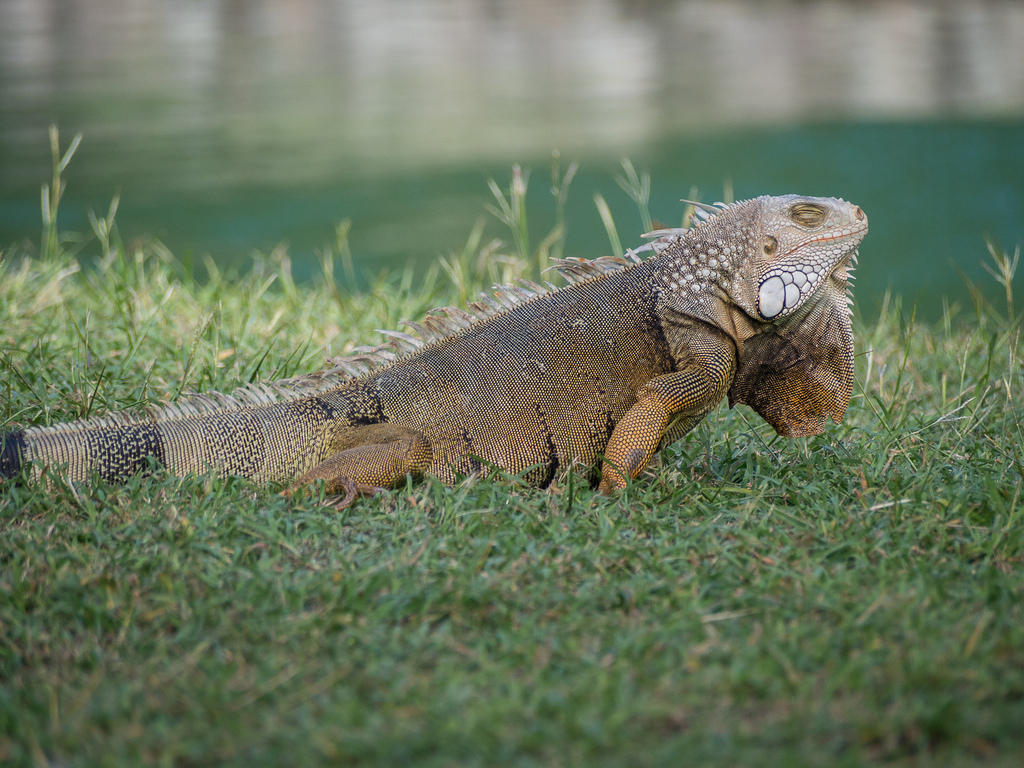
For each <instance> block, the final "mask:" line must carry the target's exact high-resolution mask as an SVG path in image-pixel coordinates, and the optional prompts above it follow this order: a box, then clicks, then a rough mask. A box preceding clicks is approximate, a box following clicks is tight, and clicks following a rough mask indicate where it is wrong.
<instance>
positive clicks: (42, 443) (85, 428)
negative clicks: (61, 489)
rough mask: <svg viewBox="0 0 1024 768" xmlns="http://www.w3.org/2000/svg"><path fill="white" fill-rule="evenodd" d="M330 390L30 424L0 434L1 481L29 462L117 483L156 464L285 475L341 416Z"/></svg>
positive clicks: (202, 400)
mask: <svg viewBox="0 0 1024 768" xmlns="http://www.w3.org/2000/svg"><path fill="white" fill-rule="evenodd" d="M332 394H335V395H336V394H337V393H330V392H322V393H320V394H316V395H302V394H301V393H292V395H291V397H290V398H287V399H284V400H277V401H275V400H274V397H273V396H264V397H263V400H262V402H261V401H260V397H259V396H258V395H256V394H249V395H245V396H239V395H238V393H236V394H235V395H219V394H211V395H202V396H196V397H193V398H190V399H186V400H184V401H182V402H180V403H177V404H174V405H170V406H165V407H162V408H156V409H152V410H150V411H148V412H143V413H138V414H125V413H116V414H113V415H111V416H107V417H105V418H98V419H86V420H81V421H73V422H69V423H66V424H56V425H53V426H49V427H29V428H27V429H24V430H18V431H14V432H10V433H8V434H6V435H3V436H0V440H2V445H0V478H10V477H14V476H16V475H18V474H19V473H20V472H21V471H22V469H23V468H24V467H25V466H26V465H30V466H31V468H32V475H33V477H39V475H40V474H41V472H42V470H43V469H44V468H47V467H48V468H51V469H53V470H55V471H57V472H58V474H59V475H60V476H61V477H63V478H65V479H67V480H69V481H71V482H78V481H83V480H88V479H89V478H91V477H93V476H98V477H100V478H102V479H103V480H106V481H108V482H117V481H123V480H124V479H125V478H127V477H129V476H131V475H133V474H137V473H139V472H141V471H143V470H145V469H146V468H147V467H149V466H151V465H153V464H154V463H155V464H156V465H160V466H164V467H166V468H167V469H168V470H169V471H170V472H172V473H173V474H176V475H185V474H188V473H190V472H195V473H204V472H208V471H210V470H216V471H218V472H220V473H222V474H229V475H238V476H242V477H249V478H252V479H254V480H258V481H262V482H273V481H283V480H287V479H290V478H292V477H294V476H296V475H297V474H300V473H302V472H305V471H307V470H309V469H310V468H311V467H312V466H314V465H315V464H316V463H317V462H319V461H320V460H321V459H322V458H323V455H322V454H323V452H324V450H325V448H326V438H325V436H326V434H327V432H328V431H329V427H330V426H331V425H332V424H333V423H337V422H338V421H339V420H342V421H344V419H345V415H344V408H343V405H341V404H339V403H338V398H337V397H332V396H331V395H332ZM339 405H341V407H339Z"/></svg>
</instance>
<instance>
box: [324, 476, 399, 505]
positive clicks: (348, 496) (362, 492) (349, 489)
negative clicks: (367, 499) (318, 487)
mask: <svg viewBox="0 0 1024 768" xmlns="http://www.w3.org/2000/svg"><path fill="white" fill-rule="evenodd" d="M338 482H339V483H340V484H341V486H342V487H343V488H344V489H345V495H344V496H340V495H338V496H328V497H327V498H328V501H327V504H328V506H330V507H333V508H334V509H337V510H342V509H346V508H347V507H348V506H349V505H350V504H352V502H353V501H355V500H356V496H376V495H377V494H378V493H383V492H384V491H385V490H386V489H384V488H379V487H378V486H376V485H369V484H368V483H357V482H355V481H354V480H349V479H347V478H344V479H340V480H339V481H338Z"/></svg>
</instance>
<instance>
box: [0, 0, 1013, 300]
mask: <svg viewBox="0 0 1024 768" xmlns="http://www.w3.org/2000/svg"><path fill="white" fill-rule="evenodd" d="M51 122H56V123H57V124H58V125H59V126H60V128H61V132H62V136H63V138H64V139H65V140H67V139H70V137H71V136H72V135H73V134H74V133H76V132H81V133H83V134H84V142H83V144H82V146H81V148H80V150H79V152H78V154H77V155H76V158H75V160H74V162H73V163H72V165H71V168H70V170H69V174H68V183H69V187H68V191H67V194H66V197H65V203H64V208H63V212H62V223H63V225H64V226H65V227H66V228H74V229H80V230H87V229H88V220H87V213H88V211H89V210H90V209H92V210H95V211H97V212H100V213H102V212H105V211H106V208H107V205H108V203H109V200H110V198H111V197H112V196H113V195H114V194H120V195H121V207H120V212H119V215H118V221H119V222H120V227H121V232H122V233H123V235H124V236H125V237H126V238H128V239H131V238H136V237H143V236H154V237H157V238H159V239H161V240H162V241H164V242H165V243H166V244H167V245H168V246H169V247H170V248H171V249H172V250H174V251H175V252H176V253H178V254H180V255H183V256H186V257H198V256H202V255H204V254H209V255H211V256H212V257H213V258H214V259H215V260H217V261H218V262H220V263H231V262H234V263H239V262H242V261H244V260H245V259H247V258H249V257H250V254H251V252H252V251H253V250H254V249H261V250H269V249H270V248H272V247H274V246H275V245H276V244H277V243H279V242H286V243H288V245H289V248H290V251H291V253H292V259H293V262H294V265H295V271H296V273H297V274H298V276H299V277H300V278H301V277H302V276H308V275H310V274H313V273H314V272H315V271H316V269H317V266H316V265H317V262H316V258H315V255H314V254H315V249H316V248H317V247H319V246H322V245H323V244H325V243H328V242H330V241H331V240H332V239H333V232H334V227H335V224H336V223H337V222H338V221H339V220H341V219H343V218H349V219H351V220H352V222H353V228H352V230H351V245H352V248H353V254H354V258H355V264H356V267H357V270H358V272H359V273H360V275H361V277H362V279H364V280H365V279H366V278H367V277H368V276H370V275H373V274H375V273H377V272H379V271H380V270H381V269H384V268H394V267H396V266H402V265H405V264H406V263H408V262H409V261H410V260H415V261H416V262H418V263H426V261H427V260H431V259H436V258H437V256H438V255H442V254H445V253H448V252H450V251H452V250H455V249H458V248H460V247H461V245H462V243H463V242H464V241H465V239H466V236H467V235H468V233H469V232H470V230H471V229H472V227H473V225H474V222H475V221H477V220H478V219H479V218H481V217H485V216H486V215H487V214H486V213H485V212H484V204H485V203H486V202H488V200H489V193H488V191H487V184H486V181H487V179H488V178H489V177H494V178H495V179H497V180H499V181H500V182H502V184H507V181H508V178H509V175H510V167H511V164H512V163H520V164H522V165H523V166H524V167H527V168H530V169H532V175H531V177H530V181H531V184H530V191H529V197H528V204H529V210H530V216H531V226H532V229H533V231H534V232H535V233H536V234H537V235H538V236H540V235H541V234H543V233H544V232H546V230H547V227H548V226H550V224H551V217H552V205H551V199H550V194H549V169H550V166H551V162H552V151H553V150H557V152H558V153H559V154H560V157H561V162H562V166H563V167H564V166H565V165H566V164H567V163H568V161H570V160H577V161H579V162H580V163H581V171H580V173H579V175H578V176H577V178H576V180H575V181H574V182H573V185H572V189H571V193H570V195H569V210H568V221H569V233H568V242H567V253H568V255H578V256H587V257H593V256H597V255H601V254H603V253H607V252H608V251H609V246H608V240H607V238H606V236H605V234H604V230H603V227H602V225H601V223H600V219H599V217H598V214H597V212H596V210H595V207H594V203H593V196H594V194H595V193H596V192H599V193H600V194H602V195H603V196H604V197H605V198H607V200H608V202H609V203H610V205H611V207H612V210H613V211H614V212H615V213H616V215H617V218H618V222H619V226H620V233H621V235H622V240H623V243H624V244H635V243H637V242H638V240H639V235H640V233H641V230H642V225H641V222H640V219H639V217H638V216H637V215H636V213H635V208H634V207H633V206H632V204H631V203H630V202H629V201H628V199H627V197H626V195H625V193H624V192H623V191H622V190H621V189H619V187H618V186H617V185H616V184H615V182H614V180H613V175H614V174H615V173H616V172H617V171H618V170H619V162H620V160H621V158H624V157H628V158H631V159H632V160H633V162H634V163H635V164H636V165H637V167H639V168H641V169H643V170H647V171H649V172H650V173H651V175H652V177H653V189H652V206H651V207H652V212H653V214H654V216H655V218H656V219H657V220H659V221H660V222H661V223H664V224H677V223H678V222H679V220H680V215H681V212H682V206H681V205H680V203H679V202H678V199H679V198H680V197H684V196H687V195H689V194H691V191H692V189H693V188H696V189H697V190H698V191H699V194H700V196H701V197H702V199H709V200H716V199H719V198H721V197H722V196H723V189H725V188H731V189H732V190H733V192H734V194H735V196H736V197H737V198H742V197H748V196H752V195H757V194H762V193H784V192H791V191H794V192H803V193H810V194H826V195H836V196H842V197H846V198H848V199H851V200H855V201H856V202H858V203H860V204H861V205H862V206H863V207H864V208H865V210H867V211H868V213H869V215H870V217H871V226H872V231H871V234H870V236H869V238H868V240H867V241H866V243H865V246H864V248H863V249H862V259H861V267H860V269H859V270H858V274H859V276H860V279H859V281H858V284H857V289H858V300H859V302H860V304H861V306H862V308H863V310H864V311H865V312H870V307H871V306H872V305H873V304H877V301H878V299H879V297H880V296H881V295H882V293H883V292H884V291H885V290H886V289H887V288H892V289H894V290H895V291H897V292H898V293H901V294H903V295H904V296H905V297H906V298H907V300H908V303H909V302H916V304H917V305H918V308H919V311H920V312H922V313H923V314H925V315H928V316H935V315H936V314H937V313H938V312H939V310H940V307H941V298H940V297H941V296H942V295H949V296H952V297H954V298H957V299H959V300H962V299H963V298H964V297H965V296H966V291H965V290H964V287H963V283H962V280H961V277H960V274H959V273H960V272H963V273H964V274H966V275H967V276H969V277H970V278H971V279H974V280H977V281H980V282H982V283H983V284H985V285H986V286H988V287H989V288H990V289H991V291H992V293H993V294H995V293H996V290H995V287H994V284H993V283H992V281H991V280H990V279H988V278H987V277H986V276H985V275H984V272H983V271H982V269H981V267H980V266H979V262H980V261H981V260H982V259H983V258H985V246H984V241H983V236H985V235H988V236H991V237H993V238H994V239H996V240H997V241H998V242H1000V243H1002V244H1003V245H1004V246H1007V247H1010V248H1012V247H1013V246H1014V245H1015V244H1016V243H1019V242H1021V241H1022V240H1024V215H1022V214H1024V3H1019V2H1010V1H1004V2H981V1H978V2H971V1H970V0H959V1H958V2H952V1H950V2H943V1H942V0H936V1H935V2H909V1H905V0H888V1H886V2H869V1H867V0H864V1H857V2H854V1H853V0H851V1H849V2H841V1H840V0H832V1H831V2H822V3H811V2H784V1H782V0H775V1H774V2H755V1H754V0H724V1H722V2H668V1H667V0H665V1H661V0H478V1H474V0H374V1H373V2H370V1H369V0H366V1H364V2H359V1H358V0H276V1H275V0H0V245H6V244H12V243H22V242H25V241H34V242H38V239H39V229H40V220H39V186H40V184H41V183H42V182H44V181H45V180H46V179H47V178H48V175H49V149H48V143H47V125H48V124H49V123H51ZM487 227H488V233H489V235H501V234H502V232H501V227H500V225H499V224H498V223H497V222H495V221H493V220H490V221H489V222H488V224H487Z"/></svg>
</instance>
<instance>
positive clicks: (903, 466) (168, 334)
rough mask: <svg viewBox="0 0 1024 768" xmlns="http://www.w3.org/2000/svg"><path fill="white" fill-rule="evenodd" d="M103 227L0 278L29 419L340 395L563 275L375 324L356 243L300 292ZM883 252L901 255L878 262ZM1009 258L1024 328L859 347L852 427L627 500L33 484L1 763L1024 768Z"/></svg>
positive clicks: (507, 487) (870, 327)
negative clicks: (382, 348) (427, 317)
mask: <svg viewBox="0 0 1024 768" xmlns="http://www.w3.org/2000/svg"><path fill="white" fill-rule="evenodd" d="M57 187H58V185H54V187H52V188H51V189H50V192H51V194H52V190H53V189H54V188H57ZM497 191H498V192H501V190H497ZM501 194H502V195H504V193H501ZM516 194H517V190H515V189H514V188H513V189H511V190H510V191H509V195H508V196H507V197H506V203H508V206H507V209H503V208H502V207H501V201H500V200H498V204H497V205H496V208H497V209H498V211H497V212H498V213H499V214H501V215H505V216H506V217H507V218H508V219H509V221H508V222H507V223H510V225H512V226H513V227H514V226H515V225H516V222H515V215H516V206H515V200H514V198H515V195H516ZM57 202H59V200H58V201H57ZM53 209H54V211H55V210H56V205H54V206H53ZM357 224H358V222H357ZM93 229H94V232H93V233H92V235H90V238H89V239H88V240H72V239H69V238H68V237H66V236H62V235H61V234H59V233H58V231H57V229H56V222H55V216H54V217H53V219H52V220H51V222H50V225H49V227H48V228H45V230H44V233H43V237H42V245H41V247H40V248H39V253H37V254H36V255H33V256H31V257H30V256H28V255H27V252H26V250H25V249H24V248H22V247H15V248H11V249H8V250H7V251H6V252H3V254H2V256H0V376H2V377H3V382H4V388H3V392H4V399H3V411H2V416H3V422H4V423H7V424H12V425H13V424H18V425H25V424H35V423H54V422H59V421H63V420H67V419H72V418H78V417H82V416H85V415H89V414H96V413H99V412H102V411H106V410H109V409H117V408H123V407H129V406H133V405H137V404H140V403H146V402H154V401H158V400H162V399H168V398H173V397H175V396H176V395H178V394H179V393H181V392H182V391H188V390H191V391H196V390H206V389H217V390H230V389H232V388H234V387H236V386H239V385H242V384H244V383H246V382H248V381H251V380H254V379H271V378H278V377H282V376H288V375H293V374H296V373H301V372H303V371H307V370H313V369H315V368H317V367H319V366H320V365H321V364H322V360H323V358H324V357H325V355H328V354H340V353H342V352H344V351H345V350H346V349H347V348H351V346H352V345H353V344H360V343H370V342H374V341H375V340H377V339H378V338H379V337H378V336H377V335H376V334H375V333H374V330H373V329H375V328H393V327H397V323H398V321H399V320H400V319H402V318H406V317H408V318H416V317H417V316H419V315H422V314H423V312H424V311H426V310H427V309H429V308H431V307H433V306H437V305H439V304H443V303H446V302H450V301H456V302H457V301H459V300H460V299H461V298H464V297H465V296H466V295H467V294H471V293H472V291H474V290H476V289H477V288H478V287H479V286H480V285H481V284H485V283H488V282H489V281H491V280H493V279H502V278H507V277H510V276H512V275H513V274H514V273H515V272H516V271H517V270H523V271H530V270H534V269H536V267H537V265H538V264H540V263H543V260H544V257H545V256H546V255H547V254H545V253H543V252H540V251H539V250H538V249H537V248H535V247H534V246H532V245H530V243H529V240H528V238H527V241H526V242H525V243H521V244H519V243H518V241H517V240H516V239H515V238H514V237H513V238H512V241H513V242H516V243H517V245H516V247H519V248H521V250H524V251H528V253H527V254H526V255H527V256H528V258H520V256H522V255H523V254H516V253H513V254H511V255H510V256H509V257H508V258H505V257H502V256H500V253H504V251H501V250H500V249H499V250H495V247H494V246H492V245H490V244H486V243H483V242H482V239H481V237H480V231H479V230H477V231H475V232H474V233H473V235H472V236H471V237H470V240H469V242H467V244H466V248H465V249H464V250H463V252H461V253H456V254H453V255H452V256H451V258H449V259H447V260H446V261H445V266H444V269H439V270H435V271H430V272H429V273H428V274H426V275H425V276H424V275H422V274H421V275H417V276H416V277H415V278H414V277H413V275H412V273H411V272H409V273H403V274H399V275H392V276H390V277H387V276H386V277H384V278H382V279H381V280H380V281H379V282H378V283H377V284H376V285H374V286H373V287H372V289H371V290H369V291H366V292H364V293H360V294H351V293H349V292H347V291H346V290H345V289H344V287H342V284H343V283H344V281H343V280H342V279H341V277H340V274H339V277H338V278H337V279H336V278H335V276H334V265H335V264H338V265H339V273H340V271H341V267H342V266H344V265H345V264H346V263H347V262H346V258H345V240H344V228H343V227H342V228H340V229H339V242H338V244H336V245H335V246H334V247H332V248H328V249H325V251H324V253H323V254H322V256H323V258H322V262H323V267H324V269H323V277H322V278H321V279H319V280H318V281H315V282H314V283H312V284H309V285H301V286H299V285H295V283H294V282H293V281H292V280H291V279H290V267H289V260H288V256H287V254H286V253H285V252H284V251H277V252H275V253H271V254H267V255H263V256H257V257H255V258H254V261H253V264H252V266H251V268H250V269H248V270H247V271H245V272H244V273H243V274H222V273H220V272H218V271H217V270H216V268H214V267H213V266H212V265H208V266H202V265H200V266H196V265H191V264H186V263H183V262H182V261H180V260H178V259H176V258H175V257H173V256H172V255H170V254H169V253H167V252H166V249H164V248H163V247H162V246H161V245H160V244H159V243H157V242H140V243H130V244H124V243H122V242H120V240H119V239H118V237H117V231H116V227H115V226H113V216H112V214H111V215H110V216H108V217H106V218H99V219H97V220H96V222H95V223H94V227H93ZM513 231H515V230H513ZM526 231H527V230H526V228H525V225H524V226H523V227H522V230H521V232H522V233H523V234H525V233H526ZM610 234H612V233H610ZM555 240H557V237H556V238H554V239H551V240H550V241H549V242H547V244H546V245H545V244H544V243H541V245H542V246H544V247H546V248H549V249H550V247H551V243H552V242H554V241H555ZM81 249H86V252H89V253H92V254H95V253H99V256H98V260H96V262H95V264H94V265H93V266H90V267H88V268H85V267H82V268H80V267H79V266H78V263H77V261H76V254H78V253H80V252H81ZM977 257H978V258H979V259H980V258H986V259H987V258H989V257H988V255H987V254H986V253H985V247H984V244H983V243H982V241H981V238H980V237H979V249H978V254H977ZM863 258H865V259H871V258H884V256H883V255H878V254H874V253H872V250H871V238H870V235H869V236H868V239H867V241H866V242H865V246H864V249H863ZM992 263H996V264H998V263H999V259H994V260H992ZM1002 263H1003V265H1004V269H1005V272H1006V274H1005V275H1004V278H1003V282H1004V284H1005V286H1006V291H1007V302H1006V303H1005V304H1003V303H1000V304H999V306H995V305H992V304H989V303H985V302H983V301H981V300H980V299H979V300H978V302H977V304H976V305H975V306H974V307H971V308H969V309H965V308H959V309H958V308H956V307H945V308H944V311H943V313H942V319H941V320H940V321H939V322H937V323H934V324H922V323H915V322H913V319H912V318H913V312H912V310H911V309H910V308H908V307H901V306H900V303H899V301H898V300H892V301H890V302H887V303H886V304H885V306H884V307H883V308H882V311H881V312H880V313H879V315H878V316H871V317H863V316H859V315H858V316H857V317H856V323H855V330H856V336H857V354H858V356H857V380H856V384H855V388H854V397H853V400H852V402H851V404H850V409H849V412H848V414H847V418H846V420H845V422H844V423H843V424H842V425H840V426H834V427H831V428H830V429H829V430H828V431H827V432H826V433H825V434H823V435H821V436H819V437H816V438H812V439H808V440H786V439H782V438H778V437H776V436H775V435H774V433H773V431H772V430H771V428H770V427H768V425H766V424H764V423H763V422H762V421H761V420H760V419H759V418H758V417H757V416H756V415H755V414H754V413H753V412H752V411H750V410H748V409H746V408H737V409H736V410H734V411H729V410H728V409H726V408H724V407H721V408H719V409H717V410H716V411H714V412H713V413H712V414H711V415H710V416H709V417H708V418H707V420H706V421H705V423H704V424H703V425H701V426H700V427H698V428H697V429H696V430H694V432H693V433H691V434H690V435H689V436H688V437H687V438H686V439H684V440H683V441H681V442H680V443H678V444H676V445H675V446H673V447H672V448H671V449H669V450H668V451H666V452H664V453H663V454H662V456H661V459H660V461H656V462H655V464H654V466H653V467H652V468H651V469H650V470H649V471H647V472H646V473H645V474H644V475H642V476H641V478H640V479H639V480H638V481H637V482H636V484H635V485H634V486H633V487H631V488H630V489H629V490H628V491H627V492H625V493H622V494H620V495H618V496H616V497H612V498H606V497H602V496H599V495H597V494H595V492H594V491H592V490H591V489H589V488H588V487H587V486H586V485H585V484H584V483H582V482H581V481H580V480H579V479H578V478H577V479H576V480H574V479H573V478H566V479H563V480H561V481H559V482H558V483H557V484H556V486H555V487H553V488H552V489H550V490H548V491H537V490H531V489H526V488H521V487H519V486H518V485H517V484H516V483H515V482H513V481H511V480H509V479H507V478H500V477H499V478H488V479H481V480H477V481H473V482H468V483H466V484H464V485H462V486H459V487H455V488H447V487H444V486H441V485H439V484H438V483H436V482H432V481H429V480H427V481H425V482H422V483H418V484H415V485H413V484H410V485H409V486H408V487H405V488H402V489H399V490H397V491H394V492H392V493H388V494H386V495H383V496H381V497H378V498H373V499H361V500H359V501H358V502H357V503H356V504H355V505H353V506H352V507H351V508H349V509H346V510H344V511H341V512H339V511H336V510H335V509H333V508H331V507H330V506H328V505H326V504H324V503H323V502H322V500H321V499H318V498H296V499H285V498H283V497H281V496H280V495H279V494H278V493H277V492H278V491H279V490H280V489H279V488H273V487H263V486H258V485H253V484H251V483H247V482H245V481H242V480H237V479H223V478H217V477H190V478H185V479H178V478H171V477H167V476H164V475H159V474H158V475H157V476H156V477H149V478H143V479H136V480H133V481H132V482H130V483H129V484H128V485H126V486H123V487H117V486H110V485H103V484H98V483H97V484H95V485H94V486H91V487H88V488H80V489H78V490H77V492H74V491H72V490H71V489H67V488H44V487H38V486H37V487H31V486H11V485H7V486H5V487H3V488H0V762H5V763H6V762H9V763H10V764H12V765H61V766H74V765H106V764H110V765H139V764H166V765H210V764H216V765H220V764H239V765H241V764H245V765H281V764H287V765H305V764H318V763H334V764H345V765H349V764H352V765H362V764H366V765H370V764H373V765H398V764H411V765H597V766H601V765H624V766H625V765H628V766H644V765H736V764H749V765H759V766H765V765H821V766H833V765H859V764H863V763H870V762H887V763H892V764H896V765H970V764H975V763H985V764H995V765H1008V766H1009V765H1019V764H1021V761H1022V760H1024V512H1022V510H1024V493H1022V490H1024V447H1022V446H1024V428H1022V413H1024V409H1022V403H1024V386H1022V384H1024V373H1022V350H1021V326H1020V323H1019V320H1018V319H1016V318H1015V310H1014V308H1013V304H1012V298H1013V296H1012V279H1011V278H1010V276H1009V274H1008V273H1009V271H1010V270H1009V266H1010V260H1009V259H1006V258H1005V257H1004V261H1003V262H1002ZM527 265H528V266H527ZM997 271H998V269H997ZM197 274H198V275H199V276H196V275H197Z"/></svg>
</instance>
